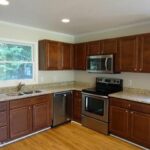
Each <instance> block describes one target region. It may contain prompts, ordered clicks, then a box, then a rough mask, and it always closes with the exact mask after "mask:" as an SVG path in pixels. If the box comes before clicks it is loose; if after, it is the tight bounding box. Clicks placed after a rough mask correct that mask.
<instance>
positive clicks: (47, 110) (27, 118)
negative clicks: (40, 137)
mask: <svg viewBox="0 0 150 150" xmlns="http://www.w3.org/2000/svg"><path fill="white" fill-rule="evenodd" d="M51 120H52V114H51V96H50V95H42V96H37V97H30V98H25V99H20V100H13V101H10V138H11V139H15V138H18V137H21V136H24V135H27V134H29V133H32V132H34V131H37V130H41V129H43V128H46V127H50V126H51V123H52V121H51Z"/></svg>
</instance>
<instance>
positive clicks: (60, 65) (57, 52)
mask: <svg viewBox="0 0 150 150" xmlns="http://www.w3.org/2000/svg"><path fill="white" fill-rule="evenodd" d="M72 66H73V46H72V44H67V43H61V42H57V41H50V40H41V41H39V69H40V70H61V69H72Z"/></svg>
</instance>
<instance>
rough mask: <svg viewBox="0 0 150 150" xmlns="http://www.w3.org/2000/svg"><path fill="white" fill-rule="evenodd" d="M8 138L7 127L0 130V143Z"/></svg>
mask: <svg viewBox="0 0 150 150" xmlns="http://www.w3.org/2000/svg"><path fill="white" fill-rule="evenodd" d="M7 138H8V129H7V126H4V127H1V128H0V142H3V141H5V140H6V139H7Z"/></svg>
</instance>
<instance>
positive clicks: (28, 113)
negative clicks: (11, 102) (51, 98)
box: [10, 106, 32, 138]
mask: <svg viewBox="0 0 150 150" xmlns="http://www.w3.org/2000/svg"><path fill="white" fill-rule="evenodd" d="M31 132H32V108H31V106H24V107H21V108H16V109H12V110H10V138H17V137H20V136H23V135H26V134H29V133H31Z"/></svg>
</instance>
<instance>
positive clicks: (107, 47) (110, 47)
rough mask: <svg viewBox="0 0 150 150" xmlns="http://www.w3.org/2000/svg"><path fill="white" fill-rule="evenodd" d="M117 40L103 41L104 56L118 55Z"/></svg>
mask: <svg viewBox="0 0 150 150" xmlns="http://www.w3.org/2000/svg"><path fill="white" fill-rule="evenodd" d="M117 50H118V49H117V39H115V38H114V39H106V40H102V41H101V52H102V53H103V54H117V52H118V51H117Z"/></svg>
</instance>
